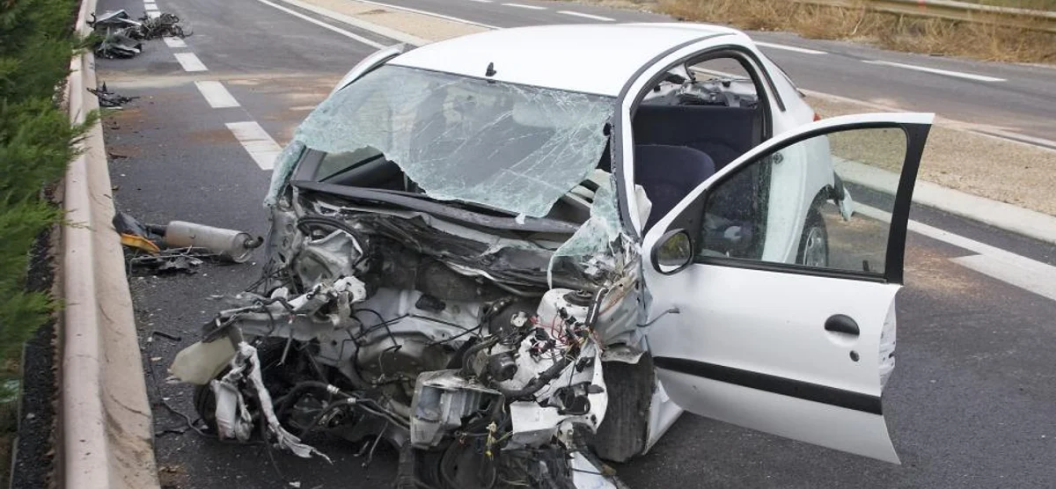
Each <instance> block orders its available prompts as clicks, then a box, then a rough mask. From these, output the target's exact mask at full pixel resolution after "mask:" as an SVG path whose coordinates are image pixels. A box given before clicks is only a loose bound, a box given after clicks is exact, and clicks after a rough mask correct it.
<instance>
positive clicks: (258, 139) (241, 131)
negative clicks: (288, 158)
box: [227, 121, 282, 170]
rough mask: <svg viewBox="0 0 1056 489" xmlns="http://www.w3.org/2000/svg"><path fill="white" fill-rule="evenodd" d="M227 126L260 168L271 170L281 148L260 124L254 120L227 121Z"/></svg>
mask: <svg viewBox="0 0 1056 489" xmlns="http://www.w3.org/2000/svg"><path fill="white" fill-rule="evenodd" d="M227 128H228V129H230V130H231V133H232V134H234V135H235V139H237V140H238V142H239V143H242V147H243V148H246V151H247V152H248V153H249V156H250V157H252V158H253V161H255V162H257V165H258V166H260V169H262V170H271V169H272V168H274V167H275V159H276V158H278V157H279V153H282V148H280V147H279V145H278V144H276V143H275V140H274V139H271V136H269V135H268V133H267V131H265V130H264V128H263V127H260V124H257V123H256V121H246V122H228V123H227Z"/></svg>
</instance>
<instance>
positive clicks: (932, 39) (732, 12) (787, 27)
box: [658, 0, 1056, 63]
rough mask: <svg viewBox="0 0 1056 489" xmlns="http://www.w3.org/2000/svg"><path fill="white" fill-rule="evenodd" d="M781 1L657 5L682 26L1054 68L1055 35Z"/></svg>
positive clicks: (664, 1)
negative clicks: (710, 25)
mask: <svg viewBox="0 0 1056 489" xmlns="http://www.w3.org/2000/svg"><path fill="white" fill-rule="evenodd" d="M866 3H867V2H866V1H865V0H860V1H858V2H857V6H855V7H850V8H840V7H823V6H817V5H806V4H802V3H797V2H791V1H784V0H659V2H658V7H659V9H660V10H661V11H663V12H665V13H667V14H670V15H672V16H675V17H678V18H680V19H686V20H696V21H706V22H717V23H723V24H731V25H734V26H737V27H739V28H742V29H747V30H783V31H792V32H796V33H798V34H800V35H802V36H804V37H809V38H815V39H852V40H858V41H866V42H870V43H873V44H877V45H879V46H882V47H885V48H888V49H895V50H900V51H909V52H917V53H925V54H934V55H952V56H967V57H974V58H980V59H985V60H990V61H1006V62H1029V63H1046V62H1048V63H1051V62H1056V35H1054V34H1050V33H1045V32H1040V31H1037V30H1031V29H1026V28H1016V27H1004V26H1001V25H998V24H1000V23H1001V22H1000V21H1001V20H1002V19H1000V18H999V17H997V16H996V14H994V16H993V17H992V18H991V19H989V20H990V21H989V22H987V21H985V20H987V19H983V20H984V21H983V22H971V23H969V22H956V21H949V20H943V19H929V18H918V17H910V16H900V15H894V14H886V13H878V12H871V11H868V10H867V9H866V8H865V5H866Z"/></svg>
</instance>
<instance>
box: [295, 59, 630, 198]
mask: <svg viewBox="0 0 1056 489" xmlns="http://www.w3.org/2000/svg"><path fill="white" fill-rule="evenodd" d="M613 108H614V104H613V102H612V100H611V99H610V98H607V97H600V96H594V95H586V94H580V93H571V92H563V91H559V90H552V89H543V88H536V87H526V86H519V85H512V84H506V83H496V82H491V81H486V80H478V79H472V78H465V77H457V76H453V75H448V74H443V73H437V72H428V71H422V70H415V69H410V68H402V67H397V66H382V67H381V68H378V69H377V70H375V71H373V72H371V73H368V74H366V75H364V76H363V77H362V78H360V79H359V80H357V81H356V83H354V84H352V85H350V86H349V87H347V88H345V89H344V90H340V91H338V92H337V93H335V94H334V95H333V96H331V97H330V98H328V99H327V100H326V101H325V102H323V103H322V104H320V105H319V107H317V108H316V109H315V111H313V112H312V113H311V114H310V115H309V116H308V118H307V119H306V120H305V121H304V123H303V124H302V125H301V126H300V127H299V128H298V130H297V133H296V135H295V136H294V139H296V140H297V141H300V142H302V143H303V144H304V145H306V146H308V147H310V148H312V149H315V150H318V151H323V152H326V153H331V154H339V153H352V152H355V151H357V150H361V149H364V148H373V149H374V150H376V151H378V152H380V153H382V154H384V156H385V158H387V159H388V160H390V161H393V162H395V163H396V164H397V165H399V167H400V168H401V169H402V170H403V171H404V173H406V175H407V177H408V178H409V179H410V180H411V181H413V182H415V183H416V184H417V186H418V187H420V188H421V189H422V190H424V191H425V192H426V194H428V195H429V196H430V197H433V198H435V199H440V200H461V201H466V202H473V203H477V204H483V205H486V206H490V207H494V208H496V209H502V210H505V211H509V212H511V213H513V214H523V215H526V216H531V217H543V216H545V215H546V214H547V212H549V210H550V207H551V206H552V205H553V204H554V203H555V202H557V200H558V199H559V198H561V197H562V196H563V195H565V194H566V193H567V192H568V191H569V190H570V189H572V188H573V187H575V186H576V185H578V184H579V183H580V182H582V181H583V180H585V179H586V178H587V177H588V176H589V174H590V173H591V171H592V170H593V169H594V167H595V166H597V164H598V160H599V159H600V157H601V155H602V151H603V148H604V147H605V142H606V139H607V137H606V134H605V125H606V123H607V122H608V121H609V120H610V118H611V116H612V113H613Z"/></svg>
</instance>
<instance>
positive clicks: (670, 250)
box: [649, 228, 693, 275]
mask: <svg viewBox="0 0 1056 489" xmlns="http://www.w3.org/2000/svg"><path fill="white" fill-rule="evenodd" d="M649 257H650V259H651V261H652V262H653V268H654V269H655V270H656V271H657V272H660V273H662V274H664V275H673V274H675V273H678V272H680V271H681V270H682V269H683V268H686V266H688V265H689V264H690V263H692V262H693V241H692V239H690V237H689V233H688V232H686V230H685V229H681V228H678V229H671V230H669V231H668V232H666V233H664V235H663V236H661V237H660V240H659V241H657V242H656V245H654V246H653V249H652V251H651V252H650V253H649Z"/></svg>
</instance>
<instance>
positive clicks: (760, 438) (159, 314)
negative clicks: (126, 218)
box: [98, 0, 1056, 489]
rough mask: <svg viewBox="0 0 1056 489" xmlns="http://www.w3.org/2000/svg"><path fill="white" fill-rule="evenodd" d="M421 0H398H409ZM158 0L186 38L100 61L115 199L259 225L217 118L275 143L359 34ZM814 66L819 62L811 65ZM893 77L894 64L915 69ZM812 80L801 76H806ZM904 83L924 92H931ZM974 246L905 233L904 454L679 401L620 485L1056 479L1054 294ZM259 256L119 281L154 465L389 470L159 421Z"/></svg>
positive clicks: (968, 226) (200, 477)
mask: <svg viewBox="0 0 1056 489" xmlns="http://www.w3.org/2000/svg"><path fill="white" fill-rule="evenodd" d="M425 1H426V0H414V2H416V3H417V4H419V5H420V6H421V5H424V4H425ZM461 2H462V0H446V1H444V2H439V1H437V2H434V4H436V5H442V6H451V8H452V9H454V8H455V7H454V6H456V5H457V6H459V7H458V8H463V7H461V5H462V3H461ZM409 3H410V2H408V4H409ZM529 3H530V2H529ZM157 4H158V6H159V7H160V8H161V10H163V11H168V12H174V13H176V14H178V15H179V16H180V17H181V18H183V19H184V22H185V24H186V26H187V28H189V29H190V30H193V31H194V35H193V36H191V37H189V38H187V39H186V47H183V48H171V47H169V46H166V44H164V43H162V42H161V41H151V42H149V43H147V44H146V46H145V49H146V52H145V53H144V54H143V55H142V56H140V57H138V58H135V59H130V60H99V61H98V70H99V75H100V78H101V80H100V81H106V82H108V85H109V86H110V88H111V89H112V90H115V91H118V92H120V93H121V94H123V95H131V96H139V97H141V98H139V99H137V100H135V101H133V102H132V103H131V104H129V106H128V107H127V108H126V109H124V110H121V111H117V112H115V113H114V114H112V115H110V116H108V117H107V118H106V122H105V124H106V140H107V149H108V151H109V152H110V154H111V173H112V178H113V182H114V185H115V186H116V191H115V201H116V203H117V207H118V208H119V209H121V210H125V211H128V212H130V213H132V214H133V215H136V216H137V217H139V218H141V219H142V220H144V221H148V222H158V223H164V222H167V221H168V220H173V219H181V220H190V221H198V222H202V223H206V224H212V225H217V226H223V227H232V228H239V229H244V230H246V231H249V232H252V233H255V234H261V233H263V232H264V230H265V229H266V222H265V214H264V212H263V208H262V206H261V200H262V198H263V195H264V192H265V189H266V187H267V184H268V179H269V176H270V172H268V171H265V170H262V169H261V168H260V166H258V164H257V163H256V162H255V161H254V159H253V158H251V157H250V155H249V153H247V151H246V149H245V148H244V147H243V145H242V144H240V143H239V141H238V140H237V139H236V137H235V135H234V133H233V132H232V131H231V130H229V129H228V127H227V126H226V124H228V123H235V122H256V123H259V125H260V126H261V128H262V129H263V130H264V132H265V133H266V134H268V135H270V137H271V138H273V139H275V140H276V141H277V142H278V143H279V144H284V143H285V142H287V141H288V140H289V139H290V137H291V136H292V133H293V130H294V128H295V127H296V124H297V123H298V122H299V121H300V120H301V119H302V118H303V117H304V116H305V115H306V114H307V111H308V110H310V108H311V107H312V106H314V105H315V104H316V103H318V102H319V101H320V100H321V99H322V98H323V97H324V96H325V95H326V93H327V92H328V91H329V88H330V86H331V85H332V84H333V83H334V82H336V80H337V79H339V78H340V76H341V75H342V74H343V73H344V72H345V71H347V69H348V68H350V67H351V66H352V65H353V64H354V63H355V62H356V61H358V60H359V59H361V58H362V57H363V56H365V55H367V54H369V53H370V52H371V51H372V49H371V48H369V47H367V46H364V45H362V44H359V43H356V42H354V41H351V40H350V39H348V38H346V37H342V36H340V35H337V34H335V33H333V32H331V31H328V30H325V29H322V28H320V27H319V26H316V25H313V24H310V23H308V22H305V21H303V20H301V19H298V18H296V17H293V16H291V15H288V14H287V13H284V12H281V11H279V10H276V9H274V8H272V7H270V6H267V5H265V4H264V3H262V2H261V1H259V0H223V1H221V0H157ZM545 4H546V5H547V6H548V7H551V8H553V7H554V5H555V4H553V3H551V2H546V3H545ZM112 8H127V9H129V10H130V12H131V13H133V14H134V15H139V14H140V13H141V12H142V11H143V4H142V3H140V2H139V0H102V1H101V7H100V9H101V10H105V9H112ZM423 8H424V7H423ZM570 8H571V7H570ZM491 9H492V6H490V5H488V4H482V5H479V6H475V8H464V10H465V11H459V10H450V11H449V13H450V14H451V15H459V16H463V15H465V16H467V17H468V16H469V13H473V12H470V11H479V12H491V11H492V10H491ZM576 9H577V10H581V11H582V12H586V13H592V14H597V15H612V16H616V15H623V14H622V13H620V14H617V13H613V12H612V11H600V10H592V9H589V8H587V7H579V6H577V7H576ZM521 10H524V12H516V13H514V14H508V15H504V16H500V17H494V18H484V19H481V21H482V22H484V21H487V22H496V23H497V22H499V21H502V20H504V19H506V20H508V19H509V18H514V17H516V18H521V16H523V18H525V19H532V20H531V21H532V22H545V21H546V19H540V18H539V17H541V16H543V15H548V14H545V12H546V11H535V10H525V9H521ZM481 15H483V14H481ZM489 15H490V14H489ZM628 15H630V14H628ZM324 21H325V20H324ZM342 28H345V29H348V30H350V31H355V29H351V28H348V27H347V26H342ZM355 32H357V33H358V34H361V35H364V36H366V37H369V38H376V36H374V35H373V34H370V33H366V32H359V31H355ZM846 49H866V48H856V47H846ZM174 53H194V54H195V55H196V57H197V59H198V60H199V61H200V62H201V64H202V65H204V67H206V71H196V72H187V71H185V69H184V68H183V67H182V65H181V64H180V63H178V62H177V60H176V58H175V56H174ZM881 54H882V55H883V56H890V58H885V59H896V57H899V56H903V55H900V54H894V53H881ZM790 56H791V55H790ZM775 57H777V56H776V54H775ZM833 58H835V56H834V57H833ZM184 61H185V62H187V59H186V58H185V59H184ZM778 61H779V62H782V61H783V60H781V59H779V60H778ZM936 61H937V60H936ZM943 62H951V61H943ZM957 63H960V62H957ZM785 64H786V68H787V69H789V71H790V72H793V73H792V74H793V76H794V77H795V76H797V75H796V73H795V72H794V71H793V70H794V68H792V67H791V66H787V65H788V63H785ZM863 65H864V64H863ZM832 66H833V67H834V68H832V70H834V71H833V73H836V72H838V71H839V70H842V68H839V67H838V64H837V63H832ZM982 66H985V67H986V68H987V69H988V70H990V69H992V70H1010V72H1018V70H1026V71H1027V72H1030V69H1028V68H1021V67H1000V66H996V65H988V64H984V65H982ZM822 68H825V69H828V66H821V67H819V68H818V71H821V70H822ZM848 69H849V68H848ZM808 71H809V70H808ZM980 72H981V71H980ZM986 73H997V72H996V71H995V72H990V71H987V72H986ZM1001 73H1002V74H1003V73H1004V72H1001ZM904 75H905V76H904V77H903V76H898V78H900V79H902V80H903V81H905V80H908V79H910V78H911V77H912V76H918V75H915V74H904ZM815 76H818V75H815ZM878 76H879V75H878ZM831 79H832V83H833V84H834V85H835V86H844V85H841V84H839V82H837V81H836V80H837V79H838V77H837V76H836V75H835V74H833V75H831ZM1008 79H1009V80H1012V77H1011V76H1009V77H1008ZM1024 79H1027V77H1024ZM201 81H219V82H221V83H222V85H223V86H224V87H226V90H227V91H228V92H229V93H230V95H231V96H232V97H233V98H234V99H235V100H236V101H237V103H238V104H239V105H238V106H237V107H227V108H212V107H211V106H210V104H208V103H207V101H206V99H205V98H204V97H203V94H202V93H201V92H200V91H199V89H198V88H197V87H196V85H195V82H201ZM810 83H812V82H809V81H806V80H805V81H804V83H803V84H804V85H805V86H808V87H810ZM845 83H846V82H845ZM892 83H895V82H892ZM931 83H933V84H934V85H935V86H938V87H944V88H941V89H939V88H937V89H936V91H938V92H943V91H948V92H949V93H950V95H948V96H947V97H948V98H950V99H957V100H962V101H961V102H959V103H961V104H966V102H964V101H963V99H962V98H961V97H958V96H955V95H954V94H955V93H957V91H958V90H962V89H964V90H968V88H965V87H972V88H971V90H995V89H993V88H988V87H990V86H989V85H983V86H979V87H976V85H975V84H970V83H966V82H963V81H961V80H959V79H952V80H951V79H948V77H947V78H936V79H933V80H932V81H931ZM1024 83H1025V82H1024ZM856 84H857V83H847V85H856ZM1049 84H1050V85H1052V83H1051V78H1050V83H1049ZM875 87H876V88H875V90H876V95H875V96H877V97H895V96H901V95H900V94H893V93H889V92H888V91H885V90H883V86H882V83H877V84H875ZM811 88H813V87H811ZM852 89H859V88H852ZM1049 89H1053V88H1052V87H1051V86H1050V87H1049ZM889 90H891V91H895V92H897V90H894V89H889ZM920 96H921V97H924V98H927V93H922V94H921V95H920ZM1034 96H1036V97H1042V95H1034ZM1049 97H1050V98H1049V99H1048V100H1047V103H1050V104H1051V102H1052V100H1053V98H1052V96H1049ZM1042 98H1043V97H1042ZM1028 105H1029V104H1028ZM918 108H920V109H926V107H918ZM975 110H978V111H986V110H987V109H986V107H982V108H977V109H975ZM995 110H996V109H995ZM1047 122H1048V123H1051V121H1047ZM257 146H259V145H257ZM913 219H914V220H916V221H919V222H923V223H926V224H930V225H933V226H936V227H938V228H941V229H944V230H947V231H951V232H954V233H957V234H958V235H961V236H965V237H968V238H971V239H974V240H978V241H981V242H984V243H987V244H989V245H992V246H996V247H998V248H1001V249H1004V250H1008V251H1010V252H1013V253H1016V254H1019V255H1021V256H1026V257H1029V258H1032V259H1034V260H1037V261H1038V262H1039V264H1048V265H1053V264H1056V250H1054V249H1053V247H1052V246H1044V245H1041V244H1039V243H1037V242H1033V241H1031V240H1028V239H1024V238H1021V237H1017V236H1013V235H1009V234H1006V233H1002V232H998V231H996V230H994V229H991V228H987V227H985V226H981V225H978V224H975V223H971V222H968V221H965V220H962V219H959V218H955V217H952V216H948V215H945V214H942V213H939V212H935V211H929V210H927V209H923V208H917V209H915V210H914V215H913ZM973 254H974V252H972V251H968V250H966V249H963V248H958V247H954V246H951V245H949V244H947V243H943V242H940V241H936V240H933V239H931V238H928V237H924V236H921V235H918V234H911V235H910V238H909V243H908V249H907V283H908V285H907V287H906V289H905V290H904V291H903V292H902V294H901V296H900V298H899V300H900V302H899V311H898V312H899V325H900V330H899V349H898V352H899V360H898V368H897V369H896V371H895V374H894V377H893V378H892V380H891V382H890V384H889V385H888V388H887V390H886V391H885V396H884V397H885V398H884V404H885V412H886V413H887V418H888V424H889V428H890V431H891V434H892V438H893V440H894V443H895V446H896V448H897V449H898V451H899V453H900V455H901V457H902V461H903V465H901V466H894V465H888V464H884V463H880V462H875V461H872V460H868V459H864V458H859V457H854V456H850V455H845V454H841V453H837V452H834V451H831V450H827V449H823V448H818V447H814V446H810V445H806V444H802V443H798V442H792V441H787V440H782V439H778V438H775V437H772V436H769V435H765V434H761V433H757V432H752V431H749V430H744V429H741V428H737V427H733V426H729V425H725V424H721V423H717V422H712V421H709V420H705V419H701V418H697V417H694V416H684V417H683V418H682V419H681V420H680V421H678V423H677V424H676V425H675V427H674V428H673V429H672V430H671V431H670V432H669V433H668V434H667V435H666V437H665V438H664V439H663V440H662V441H661V442H660V443H659V444H658V445H657V446H656V447H655V449H654V450H653V451H652V452H651V453H650V454H648V455H647V456H644V457H642V458H640V459H638V460H635V461H633V462H632V463H629V464H626V465H622V466H619V467H617V470H618V472H619V474H620V476H621V477H622V478H623V479H624V480H625V481H626V482H628V483H629V485H630V486H631V487H633V488H636V489H645V488H663V487H672V486H681V487H706V488H711V487H774V488H786V487H803V488H808V487H810V488H814V487H851V486H853V487H862V488H890V487H900V488H901V487H905V488H910V487H912V488H946V487H951V488H952V487H958V488H959V487H979V488H992V487H1024V488H1034V487H1036V488H1047V487H1052V486H1053V485H1054V484H1056V373H1054V370H1053V360H1052V359H1053V355H1052V353H1051V352H1052V348H1051V346H1050V345H1053V344H1056V324H1054V318H1056V302H1054V301H1053V300H1052V299H1049V298H1046V297H1042V296H1040V295H1037V294H1034V293H1031V292H1028V291H1025V290H1023V289H1021V288H1018V287H1015V286H1012V285H1009V284H1008V283H1006V282H1003V281H1000V280H996V279H993V278H990V277H988V276H985V275H982V274H979V273H976V272H973V271H971V270H969V269H967V268H964V267H962V266H960V265H958V264H956V263H953V262H951V261H950V259H951V258H955V257H963V256H969V255H973ZM258 272H259V270H258V267H257V266H256V265H255V264H246V265H236V266H219V265H211V264H207V265H204V266H203V267H202V268H201V270H199V271H198V273H197V274H196V275H191V276H169V277H152V276H145V277H132V278H131V279H130V283H131V285H132V291H133V297H134V300H135V305H136V311H137V319H138V326H139V328H140V332H141V344H142V345H143V348H144V352H145V353H144V360H145V365H144V370H145V372H146V374H147V375H148V382H149V387H150V389H151V396H152V401H153V402H154V403H155V424H156V427H157V431H158V436H157V439H156V453H157V457H158V461H159V465H160V466H161V467H162V472H161V474H162V479H163V481H164V482H165V483H166V485H167V487H172V488H175V487H180V488H203V489H213V488H216V489H220V488H223V489H231V488H281V487H291V486H290V485H289V484H288V482H298V483H300V485H299V487H302V488H317V487H319V488H348V487H355V488H382V487H389V483H390V481H391V476H392V474H393V473H394V469H395V463H396V457H395V454H394V453H393V452H392V451H391V450H388V449H386V448H384V447H382V448H379V449H378V453H377V454H376V456H375V459H374V461H373V463H372V464H371V465H370V466H369V467H367V468H364V467H363V466H362V463H363V461H364V459H363V458H357V457H355V455H354V454H355V452H356V451H357V449H358V447H352V446H349V445H348V444H345V443H342V442H340V441H325V440H315V442H317V443H318V446H319V447H320V448H321V449H323V450H324V451H326V452H327V453H328V454H329V455H330V456H331V457H333V459H334V463H333V464H327V463H326V462H323V461H320V460H300V459H296V458H294V457H292V456H290V455H288V454H284V453H271V452H269V451H268V450H267V449H266V448H264V447H263V446H234V445H227V444H221V443H218V442H217V441H215V440H212V439H207V438H202V437H198V436H197V435H195V434H194V433H193V432H184V433H182V434H177V433H173V432H171V431H168V430H172V429H179V428H180V427H181V426H183V422H182V420H181V419H180V418H178V417H176V416H173V415H171V414H170V413H168V412H167V411H166V410H165V409H164V408H162V407H161V406H160V402H161V401H162V400H166V401H167V402H168V403H170V404H171V405H172V406H173V407H175V408H176V409H178V410H180V411H182V412H184V413H188V414H192V415H193V409H192V407H191V402H190V397H191V389H189V388H188V387H187V386H182V385H177V384H172V383H169V382H167V381H165V377H166V374H165V367H167V366H168V365H169V364H170V362H171V359H172V356H173V355H174V354H175V352H176V351H178V350H179V349H180V348H182V347H184V346H186V345H188V344H190V343H192V342H194V341H195V340H196V338H197V332H198V329H199V326H200V325H201V324H203V323H205V322H206V321H208V320H209V319H210V318H211V317H212V315H213V313H214V312H215V311H216V310H217V309H219V308H220V307H221V305H220V304H219V303H218V302H216V301H215V300H212V299H210V297H211V296H213V295H216V294H224V293H232V292H236V291H238V290H240V289H241V288H242V287H243V286H245V285H247V284H249V283H250V282H252V280H253V279H254V278H255V276H256V274H257V273H258ZM152 331H164V332H166V333H169V334H171V335H178V336H180V337H181V340H180V341H170V340H168V339H165V338H163V337H160V336H154V337H153V341H148V339H150V338H151V335H150V333H151V332H152ZM272 457H274V459H275V462H274V463H273V462H272V461H271V459H272Z"/></svg>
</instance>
